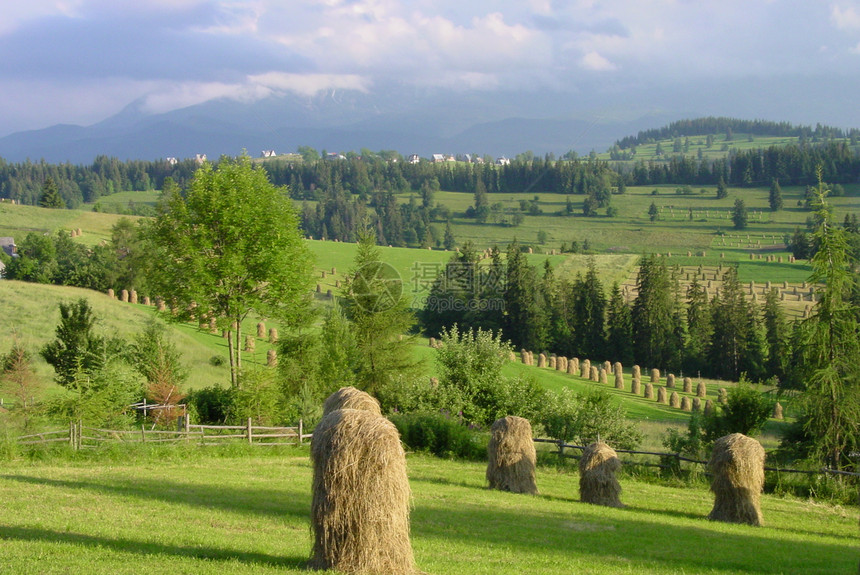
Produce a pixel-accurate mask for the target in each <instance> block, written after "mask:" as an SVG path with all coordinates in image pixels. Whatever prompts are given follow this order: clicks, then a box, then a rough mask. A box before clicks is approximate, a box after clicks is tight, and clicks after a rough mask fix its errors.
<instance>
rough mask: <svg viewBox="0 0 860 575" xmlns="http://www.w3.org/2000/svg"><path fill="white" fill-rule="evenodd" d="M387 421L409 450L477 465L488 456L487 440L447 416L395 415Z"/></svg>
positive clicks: (474, 430) (440, 414)
mask: <svg viewBox="0 0 860 575" xmlns="http://www.w3.org/2000/svg"><path fill="white" fill-rule="evenodd" d="M390 419H391V422H392V423H394V425H395V426H396V427H397V430H398V431H399V432H400V439H401V440H402V441H403V443H405V444H406V445H407V446H408V447H409V449H412V450H415V451H426V452H428V453H432V454H433V455H437V456H439V457H458V458H463V459H471V460H477V461H480V460H483V459H484V457H485V455H486V453H487V445H486V438H485V437H483V435H482V434H480V433H479V432H478V430H477V429H476V428H474V427H468V426H466V425H465V424H464V423H463V421H462V420H460V419H455V418H453V417H451V416H450V415H449V414H447V413H426V412H424V413H407V414H394V415H392V416H391V417H390Z"/></svg>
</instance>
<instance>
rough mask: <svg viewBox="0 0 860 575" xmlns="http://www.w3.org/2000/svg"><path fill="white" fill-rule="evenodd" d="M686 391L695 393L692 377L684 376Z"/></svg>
mask: <svg viewBox="0 0 860 575" xmlns="http://www.w3.org/2000/svg"><path fill="white" fill-rule="evenodd" d="M684 393H693V379H692V378H690V377H685V378H684Z"/></svg>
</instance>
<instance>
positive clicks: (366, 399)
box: [323, 386, 382, 417]
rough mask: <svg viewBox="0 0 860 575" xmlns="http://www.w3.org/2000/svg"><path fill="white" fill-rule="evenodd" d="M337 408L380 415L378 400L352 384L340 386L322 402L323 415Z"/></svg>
mask: <svg viewBox="0 0 860 575" xmlns="http://www.w3.org/2000/svg"><path fill="white" fill-rule="evenodd" d="M337 409H360V410H362V411H368V412H370V413H373V414H375V415H382V410H381V409H380V408H379V402H378V401H377V400H376V398H375V397H373V396H372V395H370V394H369V393H366V392H364V391H361V390H360V389H356V388H354V387H352V386H349V387H341V388H340V389H338V390H337V391H335V392H334V393H332V394H331V395H329V396H328V398H326V400H325V403H323V417H325V416H326V415H328V414H329V413H331V412H332V411H335V410H337Z"/></svg>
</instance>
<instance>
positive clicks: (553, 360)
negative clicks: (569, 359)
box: [548, 355, 558, 369]
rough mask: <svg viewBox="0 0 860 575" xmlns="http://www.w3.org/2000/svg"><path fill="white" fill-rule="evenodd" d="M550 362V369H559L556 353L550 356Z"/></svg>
mask: <svg viewBox="0 0 860 575" xmlns="http://www.w3.org/2000/svg"><path fill="white" fill-rule="evenodd" d="M548 364H549V368H550V369H558V357H556V356H555V355H551V356H549V360H548Z"/></svg>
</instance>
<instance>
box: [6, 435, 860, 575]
mask: <svg viewBox="0 0 860 575" xmlns="http://www.w3.org/2000/svg"><path fill="white" fill-rule="evenodd" d="M211 449H212V451H201V450H200V449H198V448H195V447H193V446H190V447H183V446H177V447H171V448H162V449H155V448H149V449H148V450H147V449H143V448H141V449H138V450H130V451H129V452H126V453H119V452H116V451H114V452H110V451H108V452H106V453H103V454H101V455H97V454H82V455H80V456H79V457H77V458H73V459H71V460H66V459H65V458H59V459H53V458H52V457H51V456H49V457H48V458H47V459H46V460H45V461H42V462H33V461H26V460H21V459H18V460H14V461H7V462H4V466H3V467H4V468H3V471H2V473H0V498H2V501H3V502H4V504H3V506H2V507H0V539H2V541H3V553H2V555H0V570H2V571H3V572H6V573H17V574H36V573H39V574H54V573H56V574H60V573H88V574H92V575H99V574H105V575H107V574H110V575H114V574H123V573H128V574H135V575H137V574H140V573H194V574H206V573H212V574H219V575H221V574H244V573H248V574H250V573H253V574H255V575H259V574H264V573H299V572H304V571H305V562H306V560H307V558H308V557H309V554H310V545H311V539H310V530H309V514H310V484H311V467H310V464H309V461H308V456H307V448H304V449H288V450H285V451H280V452H276V453H270V454H261V453H258V452H252V451H250V449H247V448H246V449H243V448H241V447H240V446H236V447H234V448H229V447H225V448H211ZM407 467H408V473H409V479H410V484H411V488H412V491H413V511H412V522H411V523H412V529H411V532H412V544H413V548H414V551H415V558H416V562H417V564H418V567H419V568H420V569H422V570H423V571H425V572H427V573H433V574H439V575H441V574H446V573H450V574H457V575H468V574H493V575H495V574H497V573H524V574H526V573H529V574H530V573H535V574H538V573H540V574H553V573H559V574H567V573H594V574H615V573H646V574H664V573H716V574H725V575H728V574H741V573H808V574H815V573H821V574H824V573H827V574H831V573H851V572H855V571H856V568H857V560H858V556H857V548H856V529H857V526H856V524H857V517H856V512H855V510H851V511H849V510H846V509H843V508H841V507H839V506H834V505H829V504H822V503H812V502H808V501H802V500H798V499H793V498H780V497H776V496H771V495H765V496H763V501H762V511H763V515H764V520H765V526H764V527H760V528H753V527H749V526H745V525H730V524H722V523H714V522H710V521H708V520H706V519H705V517H706V515H707V513H708V512H709V511H710V507H711V504H712V496H711V495H710V494H709V492H708V489H707V485H706V484H704V483H696V484H694V485H693V486H692V487H686V488H682V487H668V486H665V485H655V484H651V483H647V482H643V481H637V480H635V479H633V478H630V477H626V476H622V477H621V485H622V488H623V493H622V501H623V502H624V503H625V504H626V505H627V507H626V508H624V509H611V508H605V507H598V506H592V505H588V504H583V503H581V502H579V494H578V475H577V474H576V473H575V471H573V468H568V469H564V470H561V469H558V468H556V467H539V468H538V473H537V484H538V488H539V490H540V495H538V496H535V497H532V496H524V495H515V494H510V493H501V492H496V491H490V490H488V489H486V488H485V479H484V465H483V464H481V463H469V462H456V461H447V460H440V459H435V458H431V457H428V456H424V455H418V454H412V455H409V456H408V457H407Z"/></svg>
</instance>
